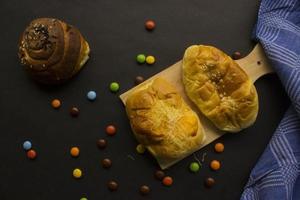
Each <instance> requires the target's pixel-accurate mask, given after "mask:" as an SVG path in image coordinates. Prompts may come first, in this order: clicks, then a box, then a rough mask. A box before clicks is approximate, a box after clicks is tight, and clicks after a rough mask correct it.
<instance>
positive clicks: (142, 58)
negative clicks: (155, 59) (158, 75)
mask: <svg viewBox="0 0 300 200" xmlns="http://www.w3.org/2000/svg"><path fill="white" fill-rule="evenodd" d="M136 61H137V62H138V63H140V64H143V63H145V61H146V56H145V55H144V54H139V55H137V56H136Z"/></svg>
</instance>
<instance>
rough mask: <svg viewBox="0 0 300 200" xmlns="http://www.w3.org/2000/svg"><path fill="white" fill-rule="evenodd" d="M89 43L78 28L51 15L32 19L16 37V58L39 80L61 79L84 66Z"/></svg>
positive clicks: (51, 82) (53, 82) (52, 80)
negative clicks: (19, 36)
mask: <svg viewBox="0 0 300 200" xmlns="http://www.w3.org/2000/svg"><path fill="white" fill-rule="evenodd" d="M88 54H89V45H88V43H87V42H86V41H85V40H84V38H83V37H82V35H81V34H80V32H79V30H78V29H77V28H75V27H74V26H71V25H68V24H66V23H65V22H63V21H60V20H58V19H52V18H39V19H35V20H33V21H32V22H31V23H30V24H29V26H28V27H27V28H26V29H25V31H24V32H23V34H22V35H21V38H20V43H19V57H20V60H21V64H23V65H24V66H25V69H26V70H27V71H28V72H29V73H30V74H31V75H32V76H33V77H34V78H35V79H36V80H38V81H39V82H42V83H46V84H56V83H60V82H63V81H65V80H67V79H69V78H70V77H72V76H73V75H74V74H75V73H77V72H78V71H79V70H80V68H81V67H82V66H83V65H84V63H85V62H86V60H87V59H88Z"/></svg>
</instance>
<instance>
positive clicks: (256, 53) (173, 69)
mask: <svg viewBox="0 0 300 200" xmlns="http://www.w3.org/2000/svg"><path fill="white" fill-rule="evenodd" d="M236 62H237V63H238V64H239V65H240V66H241V67H242V68H243V69H244V70H245V72H246V73H247V74H248V75H249V77H250V78H251V80H252V81H253V82H255V81H256V80H257V79H258V78H259V77H261V76H263V75H265V74H268V73H271V72H273V70H272V68H271V66H270V64H269V62H268V60H267V58H266V56H265V53H264V51H263V48H262V47H261V45H260V44H257V45H256V46H255V47H254V49H253V50H252V51H251V52H250V54H249V55H247V56H246V57H244V58H242V59H239V60H236ZM181 65H182V61H179V62H177V63H175V64H174V65H172V66H170V67H168V68H166V69H165V70H163V71H161V72H159V73H158V74H156V75H154V76H152V77H150V78H149V79H147V80H145V81H144V82H143V83H142V84H140V85H138V86H135V87H133V88H132V89H130V90H128V91H127V92H125V93H123V94H121V95H120V98H121V100H122V102H123V103H124V105H125V103H126V99H127V97H128V96H129V95H130V94H131V93H132V92H134V91H135V90H136V89H138V88H139V87H141V86H143V85H144V84H146V83H148V82H149V81H150V80H152V79H154V78H156V77H163V78H164V79H166V80H167V81H169V82H170V83H171V84H172V85H174V86H175V88H176V89H177V91H178V92H179V93H180V95H181V96H182V97H183V99H184V100H185V102H186V103H187V104H188V105H189V106H190V107H191V108H192V109H193V110H194V111H195V112H196V113H197V114H198V116H199V118H200V121H201V124H202V125H203V128H204V131H205V135H206V139H205V141H204V143H203V144H202V145H200V146H199V148H198V150H199V149H201V148H202V147H204V146H206V145H207V144H209V143H211V142H213V141H214V140H216V139H218V138H219V137H221V136H222V135H224V134H225V133H226V132H224V131H221V130H219V129H217V128H216V127H215V126H214V125H213V124H212V123H211V122H210V121H209V120H208V119H207V118H206V117H205V116H204V115H203V114H202V113H200V111H199V110H198V108H197V107H196V106H195V105H194V103H193V102H192V101H191V100H189V98H188V97H187V95H186V94H185V91H184V86H183V84H182V71H181V70H182V69H181V68H182V66H181ZM229 134H234V133H229ZM178 161H179V160H175V161H173V162H170V163H159V164H160V166H161V168H162V169H165V168H167V167H170V166H171V165H173V164H175V163H176V162H178Z"/></svg>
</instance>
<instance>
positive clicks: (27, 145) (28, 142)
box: [23, 141, 32, 151]
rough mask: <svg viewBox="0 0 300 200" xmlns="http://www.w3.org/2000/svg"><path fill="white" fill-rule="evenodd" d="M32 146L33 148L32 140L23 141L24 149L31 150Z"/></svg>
mask: <svg viewBox="0 0 300 200" xmlns="http://www.w3.org/2000/svg"><path fill="white" fill-rule="evenodd" d="M31 148H32V144H31V142H30V141H25V142H24V143H23V149H24V150H26V151H28V150H30V149H31Z"/></svg>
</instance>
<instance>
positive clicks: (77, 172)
mask: <svg viewBox="0 0 300 200" xmlns="http://www.w3.org/2000/svg"><path fill="white" fill-rule="evenodd" d="M81 176H82V171H81V170H80V169H78V168H76V169H74V170H73V177H74V178H81Z"/></svg>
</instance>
